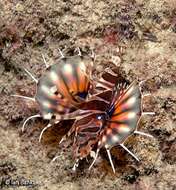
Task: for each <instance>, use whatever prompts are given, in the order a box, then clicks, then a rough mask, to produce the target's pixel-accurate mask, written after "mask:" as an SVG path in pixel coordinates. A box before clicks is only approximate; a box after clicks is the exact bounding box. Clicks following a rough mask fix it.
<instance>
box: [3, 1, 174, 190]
mask: <svg viewBox="0 0 176 190" xmlns="http://www.w3.org/2000/svg"><path fill="white" fill-rule="evenodd" d="M77 47H80V49H81V50H82V52H84V53H85V54H89V53H90V52H91V49H93V50H94V52H95V54H96V64H97V70H98V71H99V72H101V71H102V70H103V69H104V68H107V67H108V65H109V64H116V65H117V67H119V68H120V70H121V72H122V73H123V75H124V76H125V77H126V78H127V80H129V81H133V80H135V79H136V80H138V81H142V80H146V81H145V83H144V85H143V92H145V93H149V92H150V93H151V96H150V97H148V98H146V99H145V101H144V110H146V111H152V112H155V113H156V114H155V115H154V116H146V117H144V118H143V119H142V121H141V123H140V126H139V127H140V130H141V131H144V132H147V133H150V134H151V135H153V136H154V138H152V139H151V138H145V137H142V136H134V137H133V139H132V140H130V141H129V142H127V146H128V147H129V148H130V149H131V150H132V151H133V152H134V153H135V154H136V155H137V156H138V157H139V158H140V162H139V163H138V162H136V161H135V160H134V159H133V158H132V157H131V156H130V155H129V154H127V153H126V152H125V151H123V150H121V149H120V148H119V147H114V148H113V149H112V151H111V152H112V155H113V162H114V163H115V169H116V174H113V172H112V170H111V166H110V164H109V161H108V158H107V155H106V153H105V152H103V151H102V153H101V155H100V156H99V158H98V159H97V162H96V164H95V166H94V167H93V168H92V170H91V171H88V166H89V164H90V163H91V162H90V160H88V161H86V160H83V161H82V162H81V163H80V166H79V168H78V169H77V172H75V173H73V172H72V166H73V164H74V161H73V158H72V148H71V146H70V145H69V142H68V143H67V144H66V145H63V146H58V142H59V140H60V138H61V134H62V133H63V131H61V132H60V133H59V134H58V131H59V130H58V127H57V126H56V127H53V128H52V129H50V130H48V131H47V132H46V133H45V134H44V137H43V140H42V143H39V142H38V138H39V135H40V132H41V130H42V128H43V127H44V126H45V125H46V123H45V122H44V121H42V120H41V119H36V120H35V121H34V122H29V123H28V124H27V126H26V130H25V132H24V133H22V132H21V126H22V124H23V122H24V120H25V118H27V117H28V116H30V115H32V114H34V113H36V112H35V110H33V109H32V106H31V105H29V104H27V103H26V102H24V101H22V100H19V99H16V98H14V97H10V95H11V94H22V95H27V96H33V95H34V94H35V84H34V83H33V82H32V80H31V79H30V78H29V77H28V76H27V75H26V74H25V72H24V70H23V68H27V69H28V70H30V71H31V72H32V73H33V74H34V75H35V76H36V77H38V78H39V77H40V76H41V74H42V73H44V72H45V65H44V63H43V59H42V56H41V55H42V54H43V55H45V57H46V60H47V62H48V63H49V64H52V63H54V62H55V61H56V60H57V59H59V56H60V55H59V52H58V48H60V49H62V51H63V53H64V54H65V55H73V54H75V53H76V52H75V53H74V50H75V48H77ZM64 125H66V124H64V123H63V124H62V126H64ZM67 125H69V124H67ZM59 127H60V126H59ZM68 127H69V126H68ZM68 141H69V140H68ZM175 151H176V1H175V0H155V1H154V0H148V1H145V0H136V1H135V0H123V1H122V0H121V1H120V0H110V1H107V0H95V1H93V0H68V1H66V0H25V1H18V0H0V189H9V190H10V189H14V188H15V187H16V189H29V188H31V189H36V190H38V189H39V190H43V189H49V190H55V189H57V190H58V189H59V190H67V189H69V190H79V189H82V190H94V189H101V190H104V189H108V190H113V189H114V190H124V189H125V190H128V189H129V190H133V189H135V190H136V189H137V190H174V189H176V154H175ZM55 155H59V157H58V159H57V160H56V161H55V162H53V163H51V160H52V158H53V157H54V156H55Z"/></svg>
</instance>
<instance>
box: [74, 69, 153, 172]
mask: <svg viewBox="0 0 176 190" xmlns="http://www.w3.org/2000/svg"><path fill="white" fill-rule="evenodd" d="M107 76H108V77H107ZM110 76H111V77H110ZM105 79H106V80H105ZM95 89H97V91H101V92H100V93H95V94H92V95H91V98H90V100H89V101H88V103H87V104H86V105H85V109H89V110H91V111H92V113H91V114H90V115H88V116H85V117H83V118H81V119H80V120H78V121H76V122H75V124H74V127H75V131H76V134H75V140H74V150H75V158H76V160H77V163H76V166H77V165H78V161H79V159H83V158H85V157H87V156H88V155H89V154H91V152H92V151H94V150H96V155H95V158H94V161H93V163H92V164H91V166H90V168H91V167H92V166H93V164H94V162H95V160H96V158H97V156H98V153H99V151H100V149H101V148H102V147H105V149H106V150H107V153H108V157H109V160H110V163H111V166H112V169H113V171H114V172H115V169H114V165H113V162H112V159H111V154H110V149H111V148H112V147H113V146H115V145H121V146H122V147H123V148H124V149H125V150H126V151H128V152H129V153H130V154H131V155H132V156H133V157H134V158H136V159H137V160H138V158H137V157H136V156H135V155H134V154H133V153H132V152H131V151H129V150H128V149H127V148H126V147H125V145H124V144H123V143H124V142H125V140H126V139H127V138H128V137H129V136H130V135H132V134H134V133H135V132H136V133H138V134H142V135H146V136H149V137H151V136H150V135H148V134H145V133H142V132H138V131H137V126H138V122H139V120H140V118H141V116H142V113H143V111H142V94H141V89H140V85H139V84H138V83H137V82H133V83H131V84H130V85H129V82H126V81H125V80H124V79H122V78H121V80H120V81H119V80H118V77H115V75H114V72H113V73H112V72H105V73H104V74H103V75H102V78H101V79H100V80H99V82H97V85H96V87H95ZM100 89H101V90H100ZM95 91H96V90H95Z"/></svg>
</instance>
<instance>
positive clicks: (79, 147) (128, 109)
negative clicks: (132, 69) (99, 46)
mask: <svg viewBox="0 0 176 190" xmlns="http://www.w3.org/2000/svg"><path fill="white" fill-rule="evenodd" d="M44 61H45V60H44ZM92 71H93V59H92V58H90V57H86V56H81V55H79V56H72V57H63V58H62V59H60V61H59V62H57V63H56V64H54V65H51V66H49V67H48V68H47V70H46V72H45V74H44V75H42V77H41V78H40V79H39V80H37V79H35V78H34V77H33V75H32V74H31V73H29V72H28V71H27V70H26V72H27V73H28V74H29V75H30V76H31V77H32V78H33V79H34V81H35V82H36V83H37V91H36V95H35V97H34V98H30V97H25V96H20V95H14V96H17V97H22V98H25V99H28V100H33V101H35V102H37V104H38V106H39V109H40V114H37V115H34V116H31V117H29V118H28V119H26V120H25V122H24V124H23V127H22V129H24V126H25V124H26V123H27V121H28V120H30V119H32V118H35V117H42V118H43V119H46V120H49V124H48V125H47V126H46V127H45V128H44V129H43V130H42V132H41V134H40V137H39V141H40V140H41V137H42V134H43V132H44V131H45V130H46V129H48V128H49V127H51V126H52V125H53V123H58V122H59V121H61V120H67V119H74V120H75V121H74V124H73V126H72V127H71V129H70V131H69V132H68V134H66V136H70V135H74V142H73V151H74V157H75V160H76V163H75V165H74V168H73V169H76V167H77V166H78V162H79V160H80V159H83V158H85V157H87V156H88V155H91V153H92V152H94V151H95V152H96V154H94V160H93V162H92V164H91V166H90V168H91V167H92V166H93V164H94V163H95V161H96V159H97V157H98V153H99V151H100V149H101V148H102V147H105V149H106V151H107V154H108V157H109V160H110V164H111V166H112V169H113V171H114V172H115V168H114V165H113V162H112V159H111V154H110V149H111V148H112V147H113V146H115V145H121V146H122V147H123V148H124V149H125V150H126V151H128V152H129V153H130V154H131V155H132V156H133V157H134V158H135V159H137V160H138V158H137V157H136V156H135V155H134V154H133V153H132V152H131V151H130V150H128V149H127V147H125V145H124V144H123V143H124V141H125V140H126V139H127V138H128V137H129V136H130V135H132V134H133V133H136V134H141V135H145V136H149V137H152V136H151V135H149V134H146V133H143V132H139V131H137V125H138V122H139V120H140V118H141V116H142V115H144V114H153V112H143V111H142V98H143V95H142V94H141V90H140V85H139V84H137V82H133V83H132V84H129V82H128V81H126V80H125V79H124V78H123V77H122V76H121V75H120V73H119V70H117V69H106V70H105V71H104V72H103V74H102V75H101V77H100V79H99V80H92ZM66 136H64V137H63V139H62V140H61V142H62V141H63V140H64V139H65V137H66ZM90 168H89V169H90Z"/></svg>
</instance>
